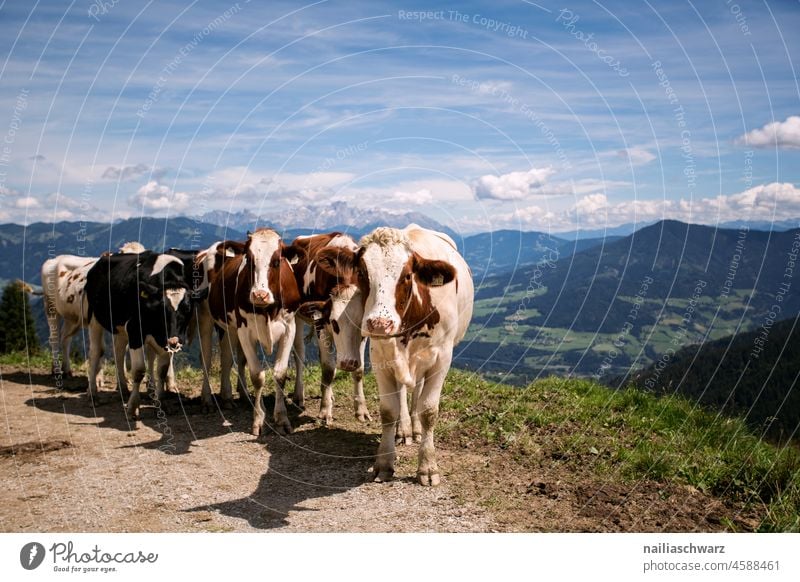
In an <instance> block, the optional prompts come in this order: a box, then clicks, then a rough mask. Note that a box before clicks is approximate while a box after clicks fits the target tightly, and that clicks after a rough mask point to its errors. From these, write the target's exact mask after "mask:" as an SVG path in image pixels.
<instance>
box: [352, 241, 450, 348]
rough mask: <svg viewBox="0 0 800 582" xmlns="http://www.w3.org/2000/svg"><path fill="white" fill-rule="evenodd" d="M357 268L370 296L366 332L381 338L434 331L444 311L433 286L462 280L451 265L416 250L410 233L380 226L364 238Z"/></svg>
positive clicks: (365, 309)
mask: <svg viewBox="0 0 800 582" xmlns="http://www.w3.org/2000/svg"><path fill="white" fill-rule="evenodd" d="M357 270H358V271H359V280H360V283H359V284H360V287H361V288H362V292H364V293H365V298H364V317H363V320H362V333H364V334H365V335H366V336H368V337H372V338H376V339H380V338H385V337H397V336H401V335H404V334H409V333H411V332H413V331H416V330H424V329H425V328H426V327H427V328H433V327H434V326H435V325H436V324H437V323H438V321H439V313H438V311H437V310H436V308H435V307H434V306H433V305H432V302H431V295H430V288H431V287H436V286H442V285H446V284H448V283H450V282H451V281H452V280H453V279H455V276H456V271H455V268H454V267H453V266H452V265H451V264H450V263H448V262H446V261H438V260H432V259H426V258H424V257H422V256H420V255H419V254H418V253H416V252H414V251H413V250H411V247H410V242H409V239H408V237H407V235H406V233H405V232H404V231H402V230H398V229H395V228H378V229H376V230H374V231H373V232H372V233H370V234H368V235H366V236H365V237H364V238H362V239H361V247H360V249H359V265H358V268H357ZM362 280H363V282H362Z"/></svg>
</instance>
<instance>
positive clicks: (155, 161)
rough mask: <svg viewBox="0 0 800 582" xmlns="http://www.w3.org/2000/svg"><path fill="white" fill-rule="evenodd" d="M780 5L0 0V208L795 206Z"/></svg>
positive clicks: (529, 211) (580, 216) (504, 217)
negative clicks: (342, 204)
mask: <svg viewBox="0 0 800 582" xmlns="http://www.w3.org/2000/svg"><path fill="white" fill-rule="evenodd" d="M797 30H800V4H798V2H794V1H784V2H733V1H732V0H731V1H729V2H728V1H726V0H718V1H709V2H702V3H699V2H698V3H691V2H682V1H680V0H679V1H677V2H648V1H644V2H571V3H550V2H537V3H534V2H526V1H522V0H521V1H508V2H504V1H496V2H492V3H485V4H482V3H465V2H459V3H430V2H428V3H421V2H410V3H405V2H397V3H381V2H344V1H335V0H329V1H327V2H325V1H323V2H316V3H309V4H302V3H290V2H255V1H254V2H246V1H244V0H240V1H239V2H233V3H230V2H176V1H158V2H150V3H147V2H134V1H132V0H117V1H116V2H115V1H114V0H105V1H103V0H95V1H93V2H89V1H83V0H81V1H78V0H76V1H74V2H72V3H68V2H50V1H40V2H30V3H27V2H25V3H23V2H10V1H6V2H2V3H0V32H1V33H2V34H0V46H2V55H3V59H2V61H0V63H1V64H0V133H1V134H2V136H0V196H1V197H2V199H0V221H3V222H20V223H25V222H27V223H30V222H34V221H40V220H44V221H51V220H104V221H110V220H117V219H121V218H126V217H130V216H140V215H154V216H174V215H183V214H186V215H194V214H199V213H203V212H205V211H208V210H212V209H224V210H241V209H245V208H246V209H249V210H253V211H255V212H261V213H262V214H265V215H268V214H269V213H273V212H276V211H279V210H280V209H283V208H289V207H292V206H297V205H305V206H308V205H325V204H329V203H330V202H332V201H335V200H343V201H345V202H347V203H348V204H350V205H352V206H356V207H360V208H373V207H379V208H383V209H387V210H395V211H405V210H414V211H417V212H423V213H425V214H428V215H430V216H431V217H433V218H435V219H437V220H439V221H441V222H443V223H446V224H448V225H449V226H451V227H452V228H454V229H457V230H460V231H462V232H474V231H482V230H489V229H497V228H515V229H516V228H519V229H523V230H548V229H549V230H551V231H555V232H557V231H563V230H572V229H574V228H602V227H603V226H615V225H618V224H623V223H628V222H650V221H652V220H656V219H658V218H662V217H669V218H679V219H682V220H687V221H692V222H701V223H707V224H713V223H717V222H723V221H726V220H731V219H739V218H751V219H758V220H770V219H795V218H797V217H800V188H798V186H800V118H799V117H798V116H800V85H799V84H798V79H797V71H798V67H800V64H798V57H800V39H798V37H797V34H796V31H797Z"/></svg>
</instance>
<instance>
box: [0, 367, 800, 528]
mask: <svg viewBox="0 0 800 582" xmlns="http://www.w3.org/2000/svg"><path fill="white" fill-rule="evenodd" d="M0 365H2V366H3V367H4V368H6V367H7V366H12V365H13V366H19V365H24V366H27V365H28V363H27V361H26V359H25V358H24V357H22V356H20V355H14V356H4V357H3V358H2V359H0ZM30 365H32V366H33V367H34V368H40V367H43V366H44V365H46V362H45V360H44V359H43V358H41V357H38V358H36V359H35V360H33V361H32V362H30ZM178 378H179V383H180V385H181V390H182V393H183V394H184V395H186V396H197V394H198V391H199V386H200V382H199V380H200V375H199V371H198V370H196V369H193V368H188V367H179V370H178ZM319 380H320V375H319V369H318V368H317V367H315V366H310V367H308V368H307V370H306V385H307V387H308V390H309V395H310V396H316V395H317V394H318V386H319ZM334 389H335V397H336V400H337V402H338V403H344V404H343V405H342V406H343V408H344V410H347V407H348V403H349V402H350V398H351V392H350V391H351V386H350V380H349V377H347V376H346V375H344V374H338V375H337V379H336V382H335V387H334ZM366 394H367V398H368V403H369V406H370V408H371V409H372V410H376V409H377V388H376V386H375V380H374V376H373V375H372V374H368V375H367V378H366ZM316 406H317V403H316V402H315V401H314V400H313V399H312V400H310V401H309V403H308V408H307V410H306V414H309V415H312V416H313V415H314V414H315V412H316ZM188 410H190V411H191V410H192V409H191V407H190V408H189V409H188ZM348 416H349V414H346V413H344V412H339V413H338V416H337V424H338V426H340V427H344V428H345V429H346V430H351V431H363V430H365V427H364V426H363V425H359V424H357V423H355V421H353V420H352V419H350V418H347V417H348ZM373 425H375V423H373ZM372 429H375V430H377V428H376V427H375V426H373V427H372ZM436 440H437V443H439V445H440V446H441V447H443V448H447V449H448V450H450V451H456V452H455V453H454V454H455V455H457V456H458V455H460V458H463V459H465V461H464V463H466V464H467V465H468V466H467V467H465V468H464V467H460V468H458V469H457V470H455V471H454V472H453V473H452V474H451V475H449V476H447V477H446V478H448V479H451V480H453V481H454V482H458V484H459V487H461V488H463V487H473V488H474V487H481V488H482V489H481V491H480V495H479V497H480V498H481V502H482V503H484V504H486V505H488V506H491V507H493V508H495V509H496V510H497V511H498V512H500V513H502V512H506V513H514V512H517V513H519V512H525V511H526V509H525V508H526V507H527V504H528V503H529V502H530V499H531V497H530V496H531V495H545V496H553V495H555V496H557V495H559V490H568V491H570V492H571V494H575V492H576V491H577V492H578V494H581V493H580V492H583V493H582V494H583V495H586V496H588V497H587V499H588V498H592V499H595V498H597V497H598V495H600V496H601V497H602V495H606V494H607V492H608V491H616V492H618V496H619V498H618V499H616V500H614V501H613V503H615V504H616V503H618V504H619V505H620V507H622V506H623V505H625V504H626V503H628V504H633V500H634V499H635V496H636V494H637V492H648V493H647V494H648V495H651V496H652V495H654V496H656V497H657V498H659V499H665V500H667V501H671V502H672V503H673V504H674V506H675V507H676V508H680V507H684V506H685V505H686V503H688V500H689V497H692V498H693V499H694V500H695V501H696V502H697V503H699V504H700V507H701V508H702V507H704V504H707V503H709V501H708V500H710V499H713V500H716V501H715V503H718V504H719V505H720V506H721V507H722V506H724V507H725V508H727V509H726V513H727V514H728V515H730V516H733V517H725V518H721V519H720V522H719V524H718V525H719V526H721V527H724V528H726V529H730V530H736V531H740V530H753V529H756V530H759V531H800V454H799V453H798V450H797V448H796V447H795V446H788V447H776V446H774V445H771V444H769V443H767V442H764V441H763V440H761V439H760V438H758V436H757V433H754V432H753V431H751V429H750V428H748V427H747V425H746V424H745V423H744V421H742V420H741V419H737V418H726V417H722V416H719V415H716V414H711V413H708V412H706V411H705V410H703V409H702V408H700V407H698V406H696V405H695V404H693V403H690V402H689V401H687V400H684V399H682V398H678V397H658V396H655V395H653V394H648V393H645V392H642V391H639V390H636V389H633V388H629V389H625V390H620V391H612V390H609V389H607V388H605V387H603V386H601V385H599V384H597V383H595V382H592V381H588V380H575V379H563V378H556V377H551V378H546V379H542V380H538V381H536V382H534V383H532V384H529V385H527V386H525V387H522V388H515V387H510V386H507V385H503V384H495V383H493V382H491V381H488V380H487V379H485V378H484V377H482V376H480V375H477V374H474V373H471V372H467V371H464V370H457V369H453V370H451V371H450V374H449V375H448V378H447V382H446V384H445V388H444V391H443V396H442V411H441V416H440V422H439V424H438V425H437V429H436ZM480 459H483V460H480ZM407 462H408V463H410V464H413V463H415V461H414V459H413V458H411V459H409V460H408V461H407ZM408 469H409V470H413V468H411V467H409V468H408ZM520 484H521V485H520ZM554 489H557V490H554ZM587 492H588V493H587ZM697 496H700V497H699V499H700V501H697ZM684 497H685V499H684ZM703 499H705V500H706V501H703ZM588 504H589V502H588V501H587V502H586V503H584V505H583V507H584V508H585V507H586V506H587V505H588ZM614 507H616V505H615V506H614ZM675 511H676V512H677V511H678V509H676V510H675ZM702 511H705V510H702ZM702 511H701V513H702ZM706 513H707V514H712V511H711V509H709V510H708V511H707V512H706ZM737 516H738V517H737ZM701 517H703V519H705V518H706V517H708V515H705V514H704V515H702V516H701ZM673 518H674V519H677V516H673V517H670V515H666V516H665V518H664V519H663V520H662V522H661V523H662V525H661V527H662V528H663V529H664V530H665V531H670V530H675V529H677V526H676V523H675V522H674V521H671V520H672V519H673ZM521 519H523V520H524V519H531V517H530V515H527V514H526V515H525V516H522V518H521ZM530 527H536V524H530ZM563 527H564V528H566V527H567V526H566V525H564V526H563ZM696 527H697V529H699V530H704V529H707V528H708V527H709V526H708V523H705V522H704V523H703V524H700V523H698V524H697V526H696Z"/></svg>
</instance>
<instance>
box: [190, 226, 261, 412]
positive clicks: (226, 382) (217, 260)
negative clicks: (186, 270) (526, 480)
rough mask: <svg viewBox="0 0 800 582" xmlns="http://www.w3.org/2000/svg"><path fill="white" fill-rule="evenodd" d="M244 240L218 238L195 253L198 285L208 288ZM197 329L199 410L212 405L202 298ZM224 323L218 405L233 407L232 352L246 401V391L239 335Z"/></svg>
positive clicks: (209, 331)
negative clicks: (229, 329)
mask: <svg viewBox="0 0 800 582" xmlns="http://www.w3.org/2000/svg"><path fill="white" fill-rule="evenodd" d="M244 248H245V243H242V242H238V241H219V242H216V243H214V244H213V245H211V246H210V247H209V248H207V249H205V250H203V251H200V252H199V253H197V257H196V259H195V262H196V267H197V270H198V271H199V272H201V273H202V277H203V280H202V281H201V282H200V286H199V288H200V289H204V288H210V286H211V283H212V282H213V281H214V280H215V279H216V278H217V277H218V276H220V275H221V274H222V267H223V265H224V264H225V261H226V260H228V259H232V258H233V257H236V256H239V255H242V254H244ZM196 315H197V329H198V333H199V335H200V369H201V371H202V373H203V388H202V392H201V401H202V403H203V411H204V412H210V411H211V410H212V407H213V405H214V402H213V399H212V390H211V379H210V376H209V370H210V369H211V357H212V338H213V335H214V318H213V316H212V315H211V308H210V304H209V301H208V300H206V301H204V302H202V303H200V304H198V305H197V309H196ZM226 329H227V326H225V327H222V328H220V338H219V342H220V361H221V365H220V369H221V377H222V378H221V385H222V386H221V390H220V400H221V403H220V404H221V406H222V408H232V407H233V394H232V388H231V368H232V367H233V357H234V354H236V356H237V366H238V376H239V380H238V383H237V390H238V392H239V396H240V397H241V398H242V399H243V400H244V401H249V396H248V394H247V384H246V383H245V379H244V370H245V363H246V362H245V359H244V355H243V354H242V353H241V349H239V338H238V335H237V334H236V333H235V330H234V333H225V330H226Z"/></svg>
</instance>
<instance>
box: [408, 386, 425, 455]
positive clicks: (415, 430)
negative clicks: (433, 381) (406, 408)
mask: <svg viewBox="0 0 800 582" xmlns="http://www.w3.org/2000/svg"><path fill="white" fill-rule="evenodd" d="M424 386H425V378H422V379H421V380H420V381H419V382H417V385H416V386H414V389H413V390H412V391H411V433H412V435H413V438H414V442H415V443H418V442H420V441H421V440H422V426H421V424H420V420H419V412H418V411H417V403H418V401H419V395H420V394H421V393H422V389H423V387H424Z"/></svg>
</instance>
